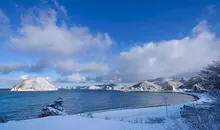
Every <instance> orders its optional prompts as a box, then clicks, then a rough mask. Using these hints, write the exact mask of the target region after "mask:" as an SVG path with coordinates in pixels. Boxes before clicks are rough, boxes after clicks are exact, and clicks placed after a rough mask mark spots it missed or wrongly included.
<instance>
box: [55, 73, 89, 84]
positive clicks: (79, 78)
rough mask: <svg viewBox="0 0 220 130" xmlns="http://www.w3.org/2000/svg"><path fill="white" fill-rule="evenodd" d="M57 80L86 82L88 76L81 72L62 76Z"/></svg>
mask: <svg viewBox="0 0 220 130" xmlns="http://www.w3.org/2000/svg"><path fill="white" fill-rule="evenodd" d="M57 82H77V83H79V82H86V77H84V76H81V75H79V74H72V75H67V76H63V77H60V78H59V79H57Z"/></svg>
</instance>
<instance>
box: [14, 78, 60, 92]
mask: <svg viewBox="0 0 220 130" xmlns="http://www.w3.org/2000/svg"><path fill="white" fill-rule="evenodd" d="M54 90H58V89H57V88H56V87H55V86H53V85H52V84H51V83H50V82H48V81H47V80H46V79H45V78H30V79H25V80H22V81H21V82H20V83H18V84H17V85H15V86H14V87H13V88H12V89H11V91H54Z"/></svg>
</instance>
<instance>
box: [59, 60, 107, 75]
mask: <svg viewBox="0 0 220 130" xmlns="http://www.w3.org/2000/svg"><path fill="white" fill-rule="evenodd" d="M56 69H57V70H58V71H59V72H60V73H67V74H68V73H96V72H98V73H106V72H108V69H109V68H108V66H107V65H105V64H99V63H96V62H88V63H80V64H79V63H74V62H72V61H71V60H67V61H59V62H57V64H56Z"/></svg>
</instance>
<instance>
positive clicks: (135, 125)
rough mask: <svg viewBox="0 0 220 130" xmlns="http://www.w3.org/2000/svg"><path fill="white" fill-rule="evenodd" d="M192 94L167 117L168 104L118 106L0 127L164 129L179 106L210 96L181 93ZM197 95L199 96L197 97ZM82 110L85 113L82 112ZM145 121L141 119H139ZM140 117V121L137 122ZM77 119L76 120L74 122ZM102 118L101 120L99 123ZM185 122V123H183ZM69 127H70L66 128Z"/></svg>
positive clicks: (24, 129)
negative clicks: (88, 113) (189, 98)
mask: <svg viewBox="0 0 220 130" xmlns="http://www.w3.org/2000/svg"><path fill="white" fill-rule="evenodd" d="M181 94H187V95H191V96H193V97H197V98H195V100H194V101H189V102H185V103H181V104H173V105H169V106H167V107H168V112H169V115H168V117H167V116H166V114H165V113H166V107H165V106H152V107H143V108H133V109H120V110H119V109H117V110H108V111H98V112H97V111H96V112H93V113H92V117H89V116H88V115H86V113H84V114H85V115H80V114H74V115H63V116H49V117H44V118H36V119H30V120H21V121H9V122H7V123H1V124H0V129H5V130H6V129H7V130H14V129H22V130H30V129H31V130H39V129H41V130H48V129H52V128H53V130H63V129H82V130H103V129H106V130H122V129H125V130H127V129H135V130H142V129H143V128H144V129H159V130H161V129H162V130H163V129H164V125H165V126H169V125H171V124H173V123H174V120H173V119H171V117H173V116H177V119H175V120H177V121H180V122H181V120H180V117H178V116H179V114H180V108H181V107H182V106H183V105H187V104H190V103H197V102H203V101H206V100H208V98H209V97H207V96H206V94H205V93H199V94H198V93H181ZM196 99H197V100H196ZM81 114H82V113H81ZM139 119H140V120H142V119H143V120H145V122H139V121H140V120H139ZM148 119H163V120H164V122H162V123H158V124H154V123H153V124H152V123H149V122H148ZM137 121H138V122H137ZM73 122H74V123H73ZM97 122H99V123H97ZM183 125H184V124H183ZM66 127H67V128H66Z"/></svg>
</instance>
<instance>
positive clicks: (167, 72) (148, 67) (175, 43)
mask: <svg viewBox="0 0 220 130" xmlns="http://www.w3.org/2000/svg"><path fill="white" fill-rule="evenodd" d="M219 50H220V44H219V40H218V39H217V38H216V36H215V34H214V33H213V32H211V31H210V30H209V28H208V25H207V22H206V21H202V22H200V23H199V24H198V25H197V26H196V27H195V28H193V30H192V36H191V37H190V36H188V37H185V38H183V39H175V40H168V41H161V42H150V43H145V44H144V45H143V46H134V47H132V48H131V49H130V50H129V51H125V52H121V53H120V65H119V68H118V70H120V71H118V72H119V75H120V76H122V77H123V79H127V80H145V79H148V78H156V77H167V76H175V75H177V74H181V73H185V72H197V71H199V70H200V69H201V68H202V67H204V66H205V65H207V64H209V63H211V62H212V61H213V60H219V57H220V51H219Z"/></svg>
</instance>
